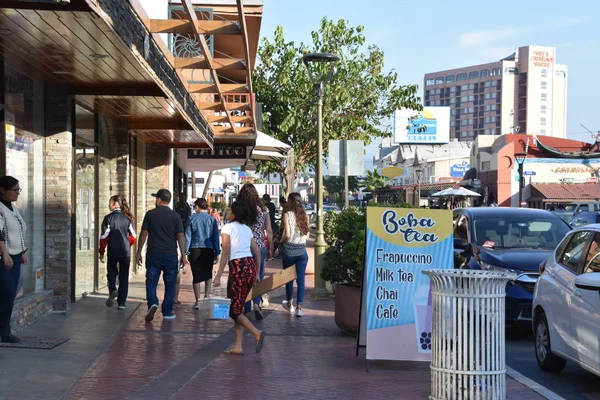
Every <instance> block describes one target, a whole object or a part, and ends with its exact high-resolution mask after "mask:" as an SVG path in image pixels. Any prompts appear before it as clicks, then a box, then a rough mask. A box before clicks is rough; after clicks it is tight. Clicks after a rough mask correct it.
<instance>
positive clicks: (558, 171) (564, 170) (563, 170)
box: [550, 167, 599, 174]
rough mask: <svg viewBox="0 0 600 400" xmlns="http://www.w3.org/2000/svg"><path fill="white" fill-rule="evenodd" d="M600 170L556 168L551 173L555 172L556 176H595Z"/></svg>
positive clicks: (590, 168)
mask: <svg viewBox="0 0 600 400" xmlns="http://www.w3.org/2000/svg"><path fill="white" fill-rule="evenodd" d="M598 170H599V168H594V167H556V168H552V169H551V170H550V171H552V172H554V173H555V174H577V173H581V174H585V173H587V174H595V173H597V172H598Z"/></svg>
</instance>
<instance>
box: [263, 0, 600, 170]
mask: <svg viewBox="0 0 600 400" xmlns="http://www.w3.org/2000/svg"><path fill="white" fill-rule="evenodd" d="M419 4H423V5H425V6H426V7H425V8H420V7H418V5H419ZM525 5H526V6H525ZM525 7H527V8H526V9H525ZM323 16H327V17H328V18H330V19H333V20H338V19H346V20H348V21H349V22H350V24H352V25H363V26H364V27H365V36H366V38H367V43H368V44H376V45H377V46H379V47H380V48H381V49H382V50H383V51H384V53H385V64H386V68H390V69H391V68H393V69H395V70H396V71H397V72H398V75H399V83H401V84H418V85H419V88H420V93H421V96H422V84H423V75H424V74H425V73H427V72H433V71H438V70H444V69H449V68H457V67H462V66H468V65H472V64H479V63H484V62H491V61H496V60H498V59H500V58H503V57H506V56H507V55H509V54H511V53H512V52H513V51H514V49H515V48H516V47H520V46H525V45H528V44H533V45H541V46H553V47H556V55H557V62H558V63H560V64H567V66H568V68H569V78H568V79H569V88H568V116H567V136H568V137H569V138H572V139H577V140H583V141H590V135H589V134H588V133H587V132H585V130H584V129H583V128H582V127H581V126H580V125H579V124H580V123H582V124H584V125H585V126H586V127H587V128H589V129H591V130H592V131H599V130H600V71H599V68H598V65H599V64H600V34H599V33H598V24H599V23H600V2H597V1H592V0H588V1H582V0H574V1H569V2H564V1H557V0H547V1H541V0H520V1H515V0H503V1H496V2H494V1H478V2H462V3H461V2H457V1H447V0H430V1H428V2H415V1H408V0H395V1H391V0H376V1H375V0H372V1H370V2H365V1H361V2H359V1H356V0H319V1H315V0H304V1H292V0H264V15H263V23H262V27H261V36H263V37H269V38H270V37H272V35H273V32H274V30H275V27H276V26H277V25H281V26H283V28H284V35H285V38H286V39H287V40H294V41H296V42H302V41H304V42H311V40H310V32H311V31H312V30H316V29H318V27H319V21H320V20H321V18H322V17H323ZM376 151H377V143H375V144H373V145H371V146H369V148H368V149H367V160H368V162H369V164H368V165H367V163H365V167H369V166H370V160H371V159H372V156H373V154H375V152H376ZM367 160H366V161H367Z"/></svg>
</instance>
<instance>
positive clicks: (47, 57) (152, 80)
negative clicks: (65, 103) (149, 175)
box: [0, 0, 262, 148]
mask: <svg viewBox="0 0 600 400" xmlns="http://www.w3.org/2000/svg"><path fill="white" fill-rule="evenodd" d="M247 2H248V0H247ZM223 3H225V4H223V5H215V2H210V4H207V5H206V7H213V8H214V10H215V15H216V16H220V19H215V20H213V21H203V20H198V18H196V19H194V16H195V14H186V15H187V16H188V18H186V19H184V20H152V19H150V18H149V17H148V16H147V15H146V13H145V11H144V9H143V7H142V6H141V4H140V3H139V2H138V0H129V1H113V0H71V1H70V2H69V3H68V4H57V3H39V2H22V1H15V0H5V1H3V2H2V3H1V4H0V52H1V53H2V55H3V58H4V60H5V62H6V65H7V66H8V67H9V68H14V69H16V70H19V71H23V72H25V73H26V74H27V75H29V76H31V77H32V78H34V79H38V80H41V81H43V82H46V83H49V84H56V85H66V86H67V87H68V90H69V93H70V94H71V95H73V96H75V97H76V99H77V102H78V103H79V104H81V105H83V106H84V107H86V108H88V109H90V110H94V111H97V112H99V113H100V114H101V115H103V116H108V117H112V118H120V119H126V120H128V124H129V128H130V130H131V132H132V133H133V134H136V135H138V136H140V137H142V138H143V139H145V140H148V141H149V142H153V143H162V144H164V145H165V146H167V147H173V148H203V147H213V145H214V143H215V142H217V143H232V142H236V141H237V142H245V143H248V144H250V145H252V144H254V142H255V140H256V130H255V126H256V124H255V110H254V106H255V103H254V95H253V92H252V84H251V82H252V81H251V68H253V66H254V63H255V58H256V51H257V48H258V38H259V31H260V22H261V18H262V2H260V1H256V0H250V1H249V3H251V6H250V9H251V12H250V15H249V16H248V15H246V14H245V11H244V4H243V3H242V0H236V1H233V0H223ZM182 5H183V7H184V10H185V11H186V13H187V12H188V11H190V12H191V10H193V9H194V8H193V7H196V8H197V7H199V5H198V4H194V5H193V6H192V4H191V1H189V0H187V1H183V4H182ZM190 15H191V16H190ZM194 20H195V21H196V22H192V21H194ZM248 26H250V27H251V30H250V35H249V34H248V31H247V27H248ZM169 32H174V33H177V32H185V33H193V34H194V35H196V38H197V39H198V42H199V44H200V47H201V48H202V50H203V52H202V55H201V56H194V57H181V58H179V57H175V56H174V55H173V54H172V52H171V51H170V50H169V49H168V48H167V46H166V45H165V43H164V41H163V40H162V39H160V38H159V37H158V36H159V35H160V34H163V33H169ZM208 34H210V35H212V36H211V40H212V44H211V45H212V46H213V48H212V50H213V51H214V54H215V55H214V57H213V56H212V54H211V52H210V51H209V49H207V46H205V45H204V44H203V43H202V42H203V40H202V39H203V38H204V39H205V35H208ZM159 39H160V40H159ZM204 42H205V44H206V39H205V40H204ZM204 51H206V53H204ZM205 54H206V55H208V56H205ZM195 71H202V73H204V72H205V71H209V72H210V76H211V82H209V83H196V82H190V79H189V77H190V73H192V74H193V73H194V72H195Z"/></svg>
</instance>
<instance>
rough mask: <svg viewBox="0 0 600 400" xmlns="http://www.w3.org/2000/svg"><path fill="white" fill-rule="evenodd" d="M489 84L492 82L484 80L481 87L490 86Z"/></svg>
mask: <svg viewBox="0 0 600 400" xmlns="http://www.w3.org/2000/svg"><path fill="white" fill-rule="evenodd" d="M491 84H492V82H490V81H486V82H484V84H483V87H490V85H491Z"/></svg>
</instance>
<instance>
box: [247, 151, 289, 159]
mask: <svg viewBox="0 0 600 400" xmlns="http://www.w3.org/2000/svg"><path fill="white" fill-rule="evenodd" d="M286 158H287V155H285V154H281V153H278V152H276V151H266V150H256V149H254V150H252V155H250V159H251V160H266V161H281V160H285V159H286Z"/></svg>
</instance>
